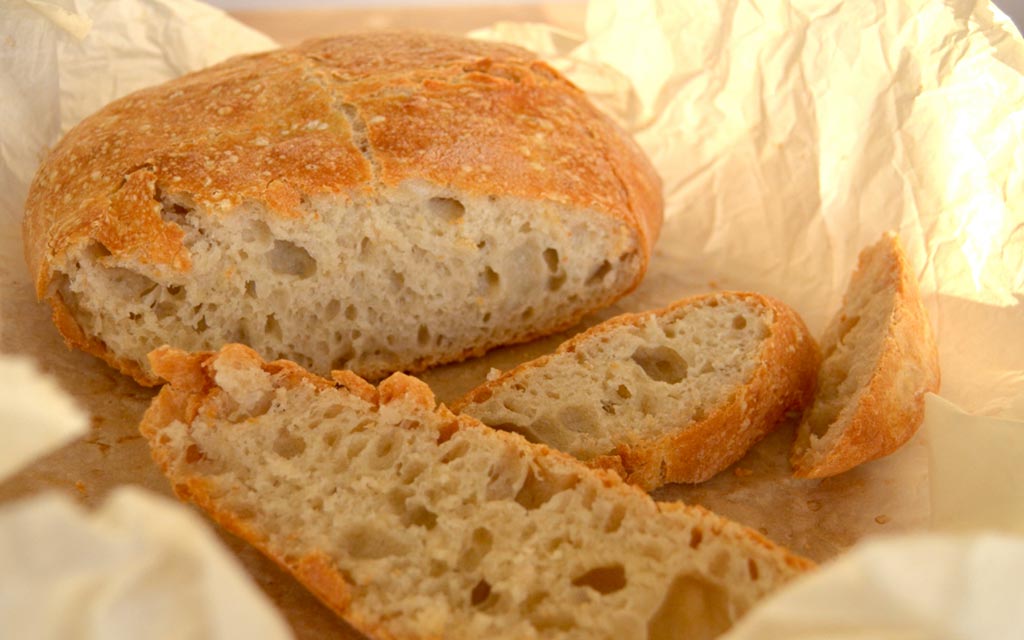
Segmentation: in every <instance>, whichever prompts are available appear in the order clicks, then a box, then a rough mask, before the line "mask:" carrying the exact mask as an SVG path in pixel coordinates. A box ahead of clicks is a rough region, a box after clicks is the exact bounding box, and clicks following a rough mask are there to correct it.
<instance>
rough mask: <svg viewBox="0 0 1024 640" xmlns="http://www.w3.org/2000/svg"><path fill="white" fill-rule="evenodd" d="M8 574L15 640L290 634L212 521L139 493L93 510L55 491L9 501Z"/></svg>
mask: <svg viewBox="0 0 1024 640" xmlns="http://www.w3.org/2000/svg"><path fill="white" fill-rule="evenodd" d="M0 567H2V568H3V576H4V580H3V583H2V585H0V624H2V627H3V630H4V636H5V637H8V638H26V639H27V638H31V639H33V640H66V639H67V638H77V639H79V640H117V639H118V638H125V639H138V638H168V639H170V638H180V639H182V640H185V639H188V640H214V639H218V638H223V639H225V640H226V639H229V638H246V639H247V640H287V639H288V638H291V637H292V634H291V632H290V630H289V629H288V625H287V624H286V623H285V621H284V619H283V618H282V617H281V614H279V613H278V612H277V611H276V610H275V609H274V608H273V607H272V606H271V605H270V602H269V601H268V599H267V597H266V595H264V594H263V592H261V591H260V590H259V588H258V587H257V586H256V585H255V584H254V583H253V582H252V580H251V579H250V578H249V576H248V575H246V573H245V571H244V570H243V569H242V567H241V566H240V565H239V563H238V561H237V560H236V559H235V558H234V557H232V556H231V555H230V554H229V553H227V551H226V550H225V549H224V547H223V546H222V545H221V544H220V542H219V541H218V540H217V538H216V537H215V536H214V535H213V533H212V532H211V531H210V530H209V525H208V524H207V523H206V522H204V521H203V520H202V519H201V518H200V517H199V516H198V515H196V514H195V513H192V512H190V511H189V510H188V509H186V508H184V507H183V506H181V505H179V504H177V503H174V502H171V501H169V500H167V499H166V498H158V497H157V496H154V495H153V494H152V493H150V492H148V491H145V490H142V489H139V488H136V487H119V488H118V489H115V490H114V491H113V492H111V494H110V495H109V496H108V497H107V499H106V501H105V502H104V504H103V505H102V506H101V507H100V508H98V509H97V510H96V511H95V512H93V513H89V512H87V511H86V510H85V509H84V508H83V507H81V506H80V505H78V504H75V502H74V501H72V500H71V499H70V498H69V497H67V496H61V495H57V494H53V493H47V494H44V495H42V496H38V497H33V498H31V499H29V500H25V501H21V502H16V503H13V504H8V505H5V506H4V507H3V508H2V509H0Z"/></svg>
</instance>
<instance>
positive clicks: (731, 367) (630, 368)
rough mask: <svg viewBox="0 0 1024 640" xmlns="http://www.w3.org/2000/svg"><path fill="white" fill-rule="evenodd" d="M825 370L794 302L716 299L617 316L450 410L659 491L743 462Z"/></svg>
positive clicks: (748, 296) (806, 397)
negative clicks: (665, 485)
mask: <svg viewBox="0 0 1024 640" xmlns="http://www.w3.org/2000/svg"><path fill="white" fill-rule="evenodd" d="M819 362H820V358H819V354H818V347H817V345H816V344H815V342H814V339H813V338H811V336H810V334H809V333H808V332H807V327H806V326H805V325H804V323H803V321H802V320H801V319H800V317H799V316H798V315H797V313H796V312H795V311H793V310H792V309H790V308H789V307H788V306H786V305H785V304H783V303H781V302H779V301H778V300H774V299H772V298H769V297H766V296H762V295H758V294H754V293H735V292H731V293H729V292H727V293H712V294H708V295H703V296H697V297H694V298H687V299H684V300H681V301H679V302H677V303H675V304H673V305H671V306H669V307H666V308H664V309H661V310H658V311H651V312H646V313H636V314H627V315H622V316H618V317H616V318H612V319H611V320H608V321H606V322H604V323H602V324H599V325H597V326H595V327H593V328H591V329H590V330H589V331H586V332H584V333H582V334H579V335H577V336H575V337H574V338H572V339H570V340H569V341H568V342H565V343H564V344H562V345H561V346H560V347H559V348H558V350H557V351H556V352H555V353H554V354H552V355H548V356H543V357H541V358H538V359H536V360H533V361H531V362H527V363H525V364H522V365H520V366H518V367H516V368H515V369H513V370H511V371H509V372H507V373H505V374H504V375H502V376H500V377H498V378H496V379H493V380H490V381H488V382H486V383H484V384H482V385H481V386H479V387H477V388H476V389H474V390H472V391H470V392H469V393H468V394H467V395H466V396H465V397H464V398H463V399H461V400H460V401H458V402H456V403H455V404H454V405H453V406H452V408H453V410H455V411H456V412H460V413H465V414H468V415H471V416H473V417H474V418H477V419H478V420H480V421H481V422H483V423H484V424H486V425H489V426H491V427H494V428H497V429H503V430H508V431H515V432H518V433H521V434H523V435H524V436H526V438H527V439H528V440H530V441H533V442H542V443H544V444H547V445H549V446H551V447H553V448H555V449H559V450H561V451H565V452H566V453H570V454H572V455H574V456H576V457H577V458H579V459H581V460H583V461H585V462H587V463H588V464H590V465H591V466H595V467H605V468H609V469H613V470H615V471H616V472H618V473H619V474H620V475H621V476H622V477H623V478H625V479H626V480H627V481H628V482H631V483H634V484H637V485H639V486H641V487H643V488H644V489H647V490H652V489H654V488H656V487H658V486H661V485H662V484H665V483H668V482H702V481H704V480H707V479H708V478H710V477H711V476H713V475H715V474H716V473H718V472H719V471H721V470H723V469H725V468H726V467H728V466H729V465H730V464H732V463H733V462H735V461H737V460H739V459H740V458H741V457H742V456H743V454H744V453H746V451H747V450H748V449H749V448H750V447H752V446H753V445H754V444H755V443H756V442H757V441H759V440H760V439H761V438H763V437H764V436H766V435H767V434H768V433H770V432H771V431H772V430H774V429H775V428H776V427H777V426H778V425H779V424H780V422H781V420H782V418H783V417H784V416H785V415H786V414H787V413H788V412H799V411H801V410H802V409H803V408H804V407H805V406H806V405H807V404H808V403H809V402H810V400H811V397H812V396H813V394H814V383H815V377H816V376H817V372H818V364H819Z"/></svg>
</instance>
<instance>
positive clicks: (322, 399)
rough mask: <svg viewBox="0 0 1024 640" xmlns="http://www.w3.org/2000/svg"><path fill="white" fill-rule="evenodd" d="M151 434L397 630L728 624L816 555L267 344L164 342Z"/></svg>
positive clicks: (550, 630)
mask: <svg viewBox="0 0 1024 640" xmlns="http://www.w3.org/2000/svg"><path fill="white" fill-rule="evenodd" d="M153 363H154V365H155V370H156V371H157V372H158V373H159V374H161V375H163V376H166V377H167V378H168V379H169V381H170V384H169V385H167V386H165V387H164V388H163V389H162V390H161V392H160V394H159V395H158V396H157V398H156V399H155V400H154V401H153V404H152V405H151V407H150V409H149V410H148V412H147V413H146V415H145V417H144V419H143V423H142V427H141V428H142V432H143V433H144V434H145V436H146V437H147V438H148V440H149V442H150V445H151V447H152V451H153V455H154V458H155V460H156V461H157V463H158V464H159V465H160V466H161V467H162V468H163V470H164V472H165V473H166V474H167V476H168V478H169V479H170V481H171V483H172V484H173V486H174V489H175V492H176V493H177V494H178V495H179V496H180V497H182V498H183V499H187V500H191V501H193V502H195V503H196V504H198V505H199V506H200V507H202V508H203V509H205V510H206V511H207V512H208V513H209V514H210V515H211V516H212V517H213V518H214V519H215V520H217V521H218V522H219V523H220V524H221V525H223V526H224V527H226V528H227V529H229V530H231V531H233V532H234V533H236V534H238V535H240V536H242V537H244V538H245V539H247V540H248V541H249V542H251V543H252V544H254V545H255V546H257V547H258V548H259V549H261V550H262V551H263V552H264V553H266V554H267V555H269V556H270V557H272V558H274V559H275V560H277V561H278V562H279V563H281V564H282V565H284V566H285V567H287V568H288V569H290V570H291V571H292V572H293V573H294V574H295V575H296V577H297V578H298V579H299V580H300V581H302V582H303V583H304V584H305V585H306V586H307V587H308V588H309V589H310V590H312V591H313V592H314V593H315V594H316V595H317V596H318V597H319V598H320V599H321V600H323V601H324V602H325V603H326V604H327V605H328V606H330V607H331V608H332V609H334V610H335V611H336V612H337V613H338V614H340V615H341V616H343V617H344V618H345V619H346V620H348V621H349V622H350V623H351V624H353V625H354V626H355V627H357V628H358V629H360V630H361V631H363V632H364V633H366V634H368V635H369V636H371V637H380V638H440V637H444V638H566V639H568V638H580V639H583V638H586V639H594V638H638V639H643V638H647V639H649V640H684V639H693V638H712V637H715V636H716V635H718V634H719V633H721V632H722V631H724V630H725V629H727V628H728V627H729V626H730V625H731V624H732V623H733V622H734V621H735V620H737V619H738V618H739V617H740V616H742V615H743V613H744V612H746V611H747V610H748V609H749V608H750V607H751V606H752V605H753V604H754V603H755V602H757V601H758V600H759V599H760V598H762V597H763V596H765V595H767V594H768V593H770V592H771V591H772V590H774V589H775V588H777V587H778V586H780V585H781V584H783V583H785V582H786V581H788V580H790V579H792V578H794V577H796V576H797V575H799V574H800V573H801V572H803V571H805V570H807V569H808V568H810V566H811V565H810V563H809V562H808V561H806V560H803V559H801V558H799V557H796V556H794V555H792V554H790V553H788V552H787V551H785V550H784V549H782V548H780V547H777V546H775V545H774V544H772V543H771V542H769V541H767V540H765V539H764V538H763V537H761V536H760V535H759V534H757V533H755V532H753V531H750V530H749V529H746V528H744V527H741V526H739V525H737V524H735V523H732V522H729V521H727V520H725V519H723V518H720V517H718V516H716V515H714V514H712V513H710V512H707V511H705V510H703V509H700V508H695V507H688V506H684V505H681V504H659V503H656V502H654V501H653V500H651V498H650V497H649V496H647V495H646V494H645V493H643V492H642V491H640V490H638V489H636V488H635V487H631V486H629V485H627V484H625V483H623V482H622V481H621V480H619V479H618V478H617V477H615V476H614V475H613V474H608V473H607V472H604V471H600V470H594V469H590V468H588V467H586V466H584V465H582V464H581V463H579V462H578V461H577V460H575V459H573V458H571V457H569V456H566V455H564V454H561V453H559V452H557V451H553V450H551V449H548V448H547V447H544V446H541V445H535V444H531V443H529V442H527V441H526V440H524V439H523V438H522V437H520V436H518V435H515V434H510V433H505V432H500V431H495V430H492V429H489V428H487V427H485V426H483V425H481V424H480V423H478V422H477V421H475V420H473V419H472V418H469V417H467V416H456V415H454V414H452V413H451V412H449V411H448V410H447V409H445V408H444V407H443V406H441V407H436V406H435V400H434V397H433V395H432V394H431V392H430V390H429V389H428V388H427V386H426V385H425V384H423V383H422V382H420V381H419V380H417V379H415V378H411V377H409V376H406V375H404V374H395V375H394V376H392V377H390V378H389V379H387V380H385V381H384V382H382V383H381V385H380V386H379V388H375V387H373V386H371V385H370V384H368V383H366V382H364V381H363V380H362V379H360V378H358V377H357V376H355V375H353V374H351V373H349V372H338V373H336V374H335V378H334V380H325V379H323V378H319V377H316V376H313V375H310V374H308V373H306V372H305V371H304V370H302V369H301V368H299V367H298V366H296V365H294V364H292V363H290V362H284V361H280V362H275V363H270V364H266V363H263V362H262V361H261V360H260V358H259V357H258V356H257V355H256V354H255V353H254V352H253V351H252V350H250V349H248V348H246V347H242V346H239V345H230V346H227V347H224V348H223V349H222V350H221V351H220V352H218V353H216V354H209V353H206V354H196V355H189V354H185V353H183V352H180V351H175V350H171V349H161V350H159V351H157V352H155V353H154V355H153Z"/></svg>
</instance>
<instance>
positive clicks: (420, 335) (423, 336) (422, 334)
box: [416, 324, 430, 347]
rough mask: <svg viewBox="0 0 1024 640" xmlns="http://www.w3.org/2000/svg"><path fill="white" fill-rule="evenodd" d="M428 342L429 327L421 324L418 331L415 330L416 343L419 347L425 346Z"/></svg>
mask: <svg viewBox="0 0 1024 640" xmlns="http://www.w3.org/2000/svg"><path fill="white" fill-rule="evenodd" d="M429 342H430V329H427V325H425V324H421V325H420V328H419V330H418V331H416V344H418V345H420V346H421V347H423V346H426V345H427V344H428V343H429Z"/></svg>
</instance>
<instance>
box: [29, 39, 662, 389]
mask: <svg viewBox="0 0 1024 640" xmlns="http://www.w3.org/2000/svg"><path fill="white" fill-rule="evenodd" d="M661 208H662V204H661V187H660V181H659V180H658V177H657V175H656V174H655V173H654V170H653V168H652V167H651V165H650V163H649V162H648V161H647V159H646V158H645V157H644V156H643V153H642V152H641V151H640V150H639V148H638V147H637V146H636V145H635V144H634V143H633V142H632V141H631V140H630V139H629V137H628V136H627V135H626V134H625V133H623V132H622V131H621V130H620V129H618V128H617V127H616V126H615V125H614V124H613V123H612V121H611V120H610V119H609V118H607V117H606V116H604V115H603V114H601V113H600V112H599V111H598V110H597V109H596V108H595V107H593V106H592V105H591V104H590V102H589V101H588V100H587V98H586V96H585V95H584V94H583V93H582V92H581V91H580V90H579V89H577V88H576V87H574V86H573V85H572V84H571V83H569V82H568V81H567V80H565V79H564V78H563V77H562V76H561V75H559V74H558V73H557V72H556V71H555V70H553V69H551V68H550V67H548V66H547V65H545V64H544V63H543V62H540V61H539V60H537V59H536V58H535V56H534V55H533V54H531V53H529V52H527V51H525V50H523V49H520V48H518V47H513V46H507V45H501V44H496V43H486V42H477V41H471V40H465V39H462V38H456V37H450V36H441V35H431V34H423V33H417V34H413V33H390V34H389V33H384V34H380V33H377V34H363V35H347V36H343V37H338V38H333V39H327V40H319V41H314V42H309V43H306V44H303V45H300V46H298V47H295V48H291V49H283V50H280V51H273V52H268V53H262V54H258V55H252V56H245V57H239V58H234V59H232V60H229V61H227V62H225V63H223V64H220V65H217V66H214V67H211V68H209V69H206V70H203V71H200V72H198V73H193V74H189V75H187V76H184V77H182V78H179V79H177V80H174V81H172V82H169V83H167V84H164V85H160V86H158V87H153V88H151V89H146V90H144V91H140V92H137V93H134V94H132V95H130V96H127V97H125V98H123V99H121V100H118V101H116V102H114V103H112V104H110V105H108V106H107V107H105V108H104V109H102V110H101V111H99V112H98V113H96V114H94V115H93V116H91V117H89V118H87V119H86V120H84V121H83V122H82V123H81V124H79V125H78V126H77V127H75V128H74V129H73V130H72V131H71V132H69V133H68V135H67V136H66V137H65V138H64V139H63V140H62V141H61V142H60V143H59V144H58V145H57V146H56V148H55V149H54V150H53V152H52V153H51V154H50V155H49V157H48V158H47V159H46V161H45V162H44V163H43V165H42V167H41V168H40V169H39V172H38V174H37V176H36V178H35V181H34V183H33V185H32V188H31V191H30V194H29V198H28V202H27V205H26V217H25V251H26V255H27V258H28V262H29V267H30V270H31V272H32V273H33V275H34V277H35V279H36V289H37V293H38V295H39V297H40V298H41V299H45V300H47V301H48V302H49V303H50V304H51V305H52V307H53V313H54V321H55V322H56V324H57V326H58V328H59V329H60V331H61V333H62V334H63V335H64V337H65V338H66V339H67V341H68V343H69V345H71V346H74V347H77V348H81V349H84V350H86V351H89V352H91V353H94V354H96V355H99V356H100V357H102V358H104V359H105V360H106V361H107V362H109V363H110V364H112V365H113V366H115V367H118V368H119V369H120V370H121V371H123V372H125V373H128V374H130V375H132V376H134V377H135V379H136V380H138V381H139V382H140V383H143V384H155V383H156V382H157V378H156V377H155V376H154V374H153V372H152V371H151V370H150V369H149V365H148V364H147V361H146V354H147V353H148V352H149V351H150V350H152V349H154V348H156V347H158V346H160V345H163V344H170V345H172V346H175V347H178V348H182V349H186V350H190V351H195V350H200V349H212V348H216V347H219V346H220V345H222V344H226V343H229V342H242V343H246V344H249V345H250V346H252V347H253V348H255V349H256V350H257V351H258V352H260V353H261V354H263V356H264V357H267V358H278V357H286V358H288V359H291V360H294V361H296V362H298V363H300V364H302V365H304V366H306V367H308V368H311V369H312V370H315V371H317V372H319V373H321V374H323V375H327V374H328V373H329V372H330V371H331V370H332V369H335V368H337V369H341V368H344V369H352V370H355V371H358V372H359V373H360V374H362V375H364V376H368V377H373V378H377V377H381V376H383V375H385V374H387V373H390V372H392V371H396V370H419V369H423V368H426V367H427V366H430V365H433V364H438V363H441V362H450V361H455V360H459V359H462V358H465V357H468V356H470V355H479V354H482V353H483V352H484V351H486V350H487V349H489V348H492V347H494V346H497V345H501V344H508V343H513V342H521V341H525V340H529V339H532V338H533V337H536V336H538V335H543V334H545V333H549V332H552V331H556V330H560V329H563V328H566V327H568V326H571V325H572V324H575V323H576V322H577V321H578V320H579V319H580V317H582V315H583V314H584V313H586V312H588V311H591V310H593V309H596V308H599V307H602V306H605V305H607V304H610V303H611V302H612V301H614V300H615V299H617V298H618V297H620V296H622V295H624V294H625V293H626V292H628V291H629V290H631V289H632V288H633V287H635V286H636V285H637V284H638V283H639V281H640V279H641V278H642V277H643V274H644V272H645V270H646V268H647V262H648V257H649V254H650V250H651V246H652V245H653V243H654V240H655V238H656V237H657V235H658V230H659V227H660V225H661Z"/></svg>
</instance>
